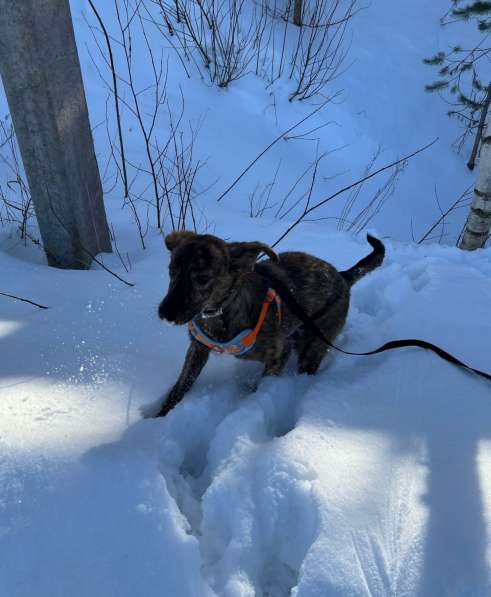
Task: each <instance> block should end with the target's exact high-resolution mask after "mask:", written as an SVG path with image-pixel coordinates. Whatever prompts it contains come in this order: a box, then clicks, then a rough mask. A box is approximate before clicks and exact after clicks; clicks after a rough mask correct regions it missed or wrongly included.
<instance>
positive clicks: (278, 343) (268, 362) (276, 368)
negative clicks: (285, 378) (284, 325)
mask: <svg viewBox="0 0 491 597" xmlns="http://www.w3.org/2000/svg"><path fill="white" fill-rule="evenodd" d="M291 351H292V345H291V342H290V340H289V339H288V338H281V337H276V338H275V339H274V341H272V342H271V344H270V346H269V348H268V350H267V352H266V354H265V357H264V371H263V377H268V376H271V375H279V374H280V373H281V372H282V371H283V368H284V366H285V365H286V362H287V361H288V358H289V356H290V354H291Z"/></svg>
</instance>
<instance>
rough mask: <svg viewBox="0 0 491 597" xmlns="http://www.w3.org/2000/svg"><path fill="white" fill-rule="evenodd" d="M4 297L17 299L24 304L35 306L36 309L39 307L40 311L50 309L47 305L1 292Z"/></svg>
mask: <svg viewBox="0 0 491 597" xmlns="http://www.w3.org/2000/svg"><path fill="white" fill-rule="evenodd" d="M0 294H1V295H2V296H7V297H8V298H11V299H15V300H17V301H22V302H23V303H29V304H30V305H34V306H35V307H39V308H40V309H49V307H46V306H45V305H40V304H39V303H35V302H34V301H30V300H29V299H25V298H21V297H20V296H15V295H14V294H7V293H6V292H0Z"/></svg>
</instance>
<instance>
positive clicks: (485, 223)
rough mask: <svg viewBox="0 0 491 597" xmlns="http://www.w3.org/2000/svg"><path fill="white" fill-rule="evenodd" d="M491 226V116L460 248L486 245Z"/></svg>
mask: <svg viewBox="0 0 491 597" xmlns="http://www.w3.org/2000/svg"><path fill="white" fill-rule="evenodd" d="M490 227H491V116H489V115H488V117H487V120H486V124H485V126H484V130H483V135H482V141H481V154H480V157H479V162H478V166H477V181H476V187H475V189H474V199H473V201H472V205H471V208H470V212H469V216H468V218H467V223H466V225H465V230H464V234H463V236H462V240H461V241H460V244H459V246H460V248H461V249H465V250H467V251H473V250H474V249H480V248H482V247H484V245H485V244H486V241H487V239H488V238H489V230H490Z"/></svg>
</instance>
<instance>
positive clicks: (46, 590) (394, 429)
mask: <svg viewBox="0 0 491 597" xmlns="http://www.w3.org/2000/svg"><path fill="white" fill-rule="evenodd" d="M111 216H113V217H115V218H117V214H115V213H112V214H111ZM215 219H216V222H217V233H218V234H224V233H225V232H227V231H228V232H229V233H230V234H231V235H232V236H233V237H234V238H235V237H239V236H240V237H241V238H242V237H244V238H252V237H253V236H256V235H258V227H257V223H256V222H255V221H254V220H246V219H241V218H237V219H236V220H235V221H234V220H233V219H232V218H225V219H224V220H222V221H220V214H219V213H218V212H217V213H216V214H215ZM116 221H117V222H118V228H119V230H121V231H123V232H124V231H125V230H126V232H127V236H126V235H125V234H124V233H123V234H121V239H120V243H121V244H122V245H123V246H125V245H126V247H127V248H128V249H129V250H130V251H131V260H132V263H133V269H132V270H131V272H130V273H129V274H127V275H126V277H127V278H128V279H129V280H131V281H132V282H133V283H134V284H135V286H134V287H133V288H130V287H125V286H124V285H122V284H121V283H119V282H117V281H116V280H115V279H114V278H112V277H111V276H109V275H108V274H107V273H106V272H104V271H102V270H101V269H98V268H97V267H96V268H94V269H93V270H91V271H90V272H65V271H57V270H55V269H48V268H47V267H46V266H44V265H40V264H36V263H32V262H29V260H28V259H27V258H25V259H23V258H21V257H15V256H9V255H7V254H3V255H2V271H3V272H4V276H5V277H4V278H3V279H8V280H9V288H10V289H11V291H12V292H14V291H15V292H16V293H18V294H20V295H24V296H27V295H29V296H31V297H32V298H35V299H36V300H37V301H39V302H40V303H42V304H46V305H48V306H49V307H50V309H49V310H46V311H41V310H36V309H34V308H33V307H31V306H29V305H25V304H22V303H15V302H5V303H2V323H1V327H0V334H1V337H0V343H1V354H2V362H1V371H2V377H1V382H0V438H1V439H0V441H1V445H2V448H1V452H0V454H1V469H0V470H1V473H2V484H1V486H0V508H1V512H2V514H1V517H0V528H1V533H0V552H1V553H2V558H1V560H0V594H1V595H6V596H7V595H8V596H11V595H12V596H13V595H15V596H24V595H25V596H32V595H34V594H35V595H46V596H48V595H49V596H54V595H60V596H62V595H63V596H65V595H80V596H88V595H91V596H96V595H97V596H99V595H100V596H101V597H105V596H109V595H114V596H118V597H120V596H123V595H128V596H131V597H133V596H134V595H145V596H153V595H155V596H157V595H169V596H171V595H172V596H174V595H175V596H183V597H184V596H187V595H189V596H193V597H194V596H200V595H213V594H217V595H227V596H230V597H238V596H249V595H251V596H252V595H257V596H261V595H262V596H266V595H268V596H275V597H279V596H285V595H288V594H290V590H291V589H293V588H294V587H295V588H294V590H293V591H292V594H293V595H298V596H308V597H312V596H317V595H319V596H321V595H322V596H327V595H329V596H331V595H339V596H343V597H344V596H347V595H376V596H383V595H387V596H389V595H391V596H392V595H408V596H409V595H425V596H431V597H433V596H440V595H442V596H443V595H449V596H463V595H472V596H478V595H483V596H484V595H489V594H490V591H491V584H490V574H489V570H490V565H491V542H490V539H489V537H490V532H491V475H490V472H489V471H490V470H491V432H490V425H489V422H490V421H491V399H490V398H491V392H490V387H489V384H488V383H487V382H486V381H484V380H481V379H478V378H476V377H475V376H472V375H470V374H467V373H465V372H463V371H461V370H459V369H456V368H455V367H452V366H451V365H449V364H447V363H445V362H443V361H440V360H439V359H438V358H437V357H435V356H433V355H432V354H428V353H425V352H423V351H420V350H418V349H404V350H401V351H398V352H392V353H388V354H385V355H383V356H377V357H367V358H356V357H344V356H340V355H334V356H332V357H330V358H329V359H328V360H327V362H326V364H325V366H324V367H323V369H322V371H321V372H320V373H319V374H318V375H316V376H315V377H313V378H308V377H306V376H300V377H299V376H297V375H296V374H295V373H294V363H292V364H291V365H290V366H289V368H288V370H287V372H286V373H284V374H283V375H282V376H281V378H280V379H277V380H267V381H264V382H262V383H261V385H260V387H259V390H258V392H257V393H256V394H253V395H247V394H246V392H245V390H244V389H243V385H244V383H243V382H244V381H245V380H247V379H248V378H251V377H252V376H255V375H257V374H258V371H257V369H256V368H255V366H253V365H251V364H247V363H243V362H237V361H235V360H234V359H233V357H226V356H223V357H215V358H212V359H211V360H210V362H209V364H208V365H207V367H206V368H205V371H204V372H203V374H202V375H201V377H200V378H199V379H198V381H197V383H196V385H195V387H194V389H193V390H192V391H191V392H190V393H189V395H188V396H187V397H186V398H185V400H184V401H183V402H182V403H181V404H180V405H179V407H178V408H176V409H175V410H174V411H172V412H171V413H170V415H169V416H168V417H167V418H165V419H161V420H148V419H147V420H145V419H142V417H141V413H140V409H141V408H142V407H145V406H148V405H150V404H151V403H152V402H153V401H154V400H155V399H156V398H158V397H159V396H160V395H161V394H162V393H163V392H164V391H165V390H166V389H167V388H169V387H170V385H171V384H172V383H173V381H174V380H175V378H176V376H177V374H178V372H179V369H180V365H181V362H182V359H183V356H184V352H185V349H186V344H187V338H186V332H185V330H183V329H182V328H177V327H167V326H165V325H163V324H162V323H161V322H160V321H159V320H158V319H157V316H156V306H157V304H158V301H159V300H160V298H161V297H162V295H163V293H164V292H165V288H166V283H167V273H166V265H167V263H168V256H167V254H166V251H165V249H164V248H163V243H162V239H161V237H159V236H154V237H153V238H152V239H151V242H150V243H149V244H150V247H149V248H148V250H147V251H146V252H143V251H141V250H138V249H136V248H134V249H133V250H131V243H132V242H133V241H132V240H131V239H132V234H131V228H129V227H128V228H126V227H125V225H124V223H123V221H122V219H121V217H120V220H119V221H118V220H116ZM279 229H280V227H279V225H278V224H273V223H269V225H268V226H262V227H261V228H260V231H261V234H260V236H261V238H262V239H263V240H266V241H269V240H272V239H273V238H274V237H275V236H276V235H277V233H278V230H279ZM299 246H301V247H302V248H304V249H305V250H307V251H312V252H315V253H316V254H317V255H320V256H322V257H324V258H326V259H329V260H330V261H332V262H333V263H334V264H335V265H336V266H338V267H340V268H345V267H347V266H348V265H350V264H352V263H353V262H354V261H355V260H357V259H358V258H360V257H361V256H362V255H363V254H365V253H366V252H367V245H366V244H365V243H362V242H354V241H353V240H351V239H350V238H349V237H347V236H346V235H344V234H336V233H332V232H326V231H323V230H322V229H321V228H319V229H316V230H314V231H313V230H310V229H309V227H306V228H303V229H299V230H298V232H296V233H293V234H292V235H291V236H290V237H288V241H285V248H290V247H299ZM105 262H106V263H107V264H108V265H109V266H112V267H114V268H115V269H117V270H118V271H119V272H120V270H121V267H119V269H118V260H117V258H116V257H115V256H114V255H113V256H111V257H105ZM120 273H122V272H120ZM490 275H491V255H490V253H489V251H485V252H478V253H474V254H467V253H463V252H460V251H459V250H458V249H455V248H443V247H435V246H432V247H430V246H428V247H418V248H415V247H413V246H411V245H407V244H406V245H405V244H397V243H394V244H392V243H389V244H388V255H387V258H386V261H385V264H384V266H383V267H382V268H381V269H379V270H378V271H376V272H374V273H373V274H372V275H370V276H368V277H366V278H365V279H363V280H362V281H361V282H359V283H358V284H357V285H356V286H355V288H354V291H353V302H352V306H351V310H350V315H349V319H348V322H347V325H346V328H345V332H344V333H343V335H342V337H341V338H340V339H339V341H340V342H341V343H342V345H343V346H345V347H348V348H350V349H355V350H364V349H367V348H370V347H374V346H376V345H379V343H381V342H383V341H384V340H388V339H392V338H397V337H421V338H425V339H428V340H430V341H433V342H436V343H438V344H440V345H441V346H443V347H445V348H446V349H447V350H450V351H451V352H453V353H454V354H456V355H457V356H459V357H460V358H462V359H463V360H465V361H467V362H469V363H471V364H472V365H473V366H475V367H480V368H482V369H486V368H487V367H489V358H488V355H489V347H488V345H489V339H490V338H491V322H490V318H489V316H487V314H488V312H489V304H490V301H491V283H490V281H489V280H490ZM34 290H35V297H33V296H32V295H33V292H34Z"/></svg>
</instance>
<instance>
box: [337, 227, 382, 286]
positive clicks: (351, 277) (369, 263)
mask: <svg viewBox="0 0 491 597" xmlns="http://www.w3.org/2000/svg"><path fill="white" fill-rule="evenodd" d="M367 241H368V242H369V243H370V244H371V245H372V247H373V251H372V252H371V253H370V255H367V256H366V257H363V259H362V260H361V261H358V263H357V264H356V265H354V266H353V267H350V268H349V269H347V270H346V271H344V272H339V273H340V274H341V275H342V276H343V278H344V279H345V280H346V282H348V284H349V285H350V286H353V284H355V283H356V282H358V280H359V279H360V278H363V276H364V275H365V274H368V273H369V272H371V271H372V270H374V269H375V268H376V267H378V266H379V265H380V264H381V263H382V261H383V260H384V256H385V247H384V245H383V243H381V242H380V241H379V240H378V238H375V237H374V236H370V234H367Z"/></svg>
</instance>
